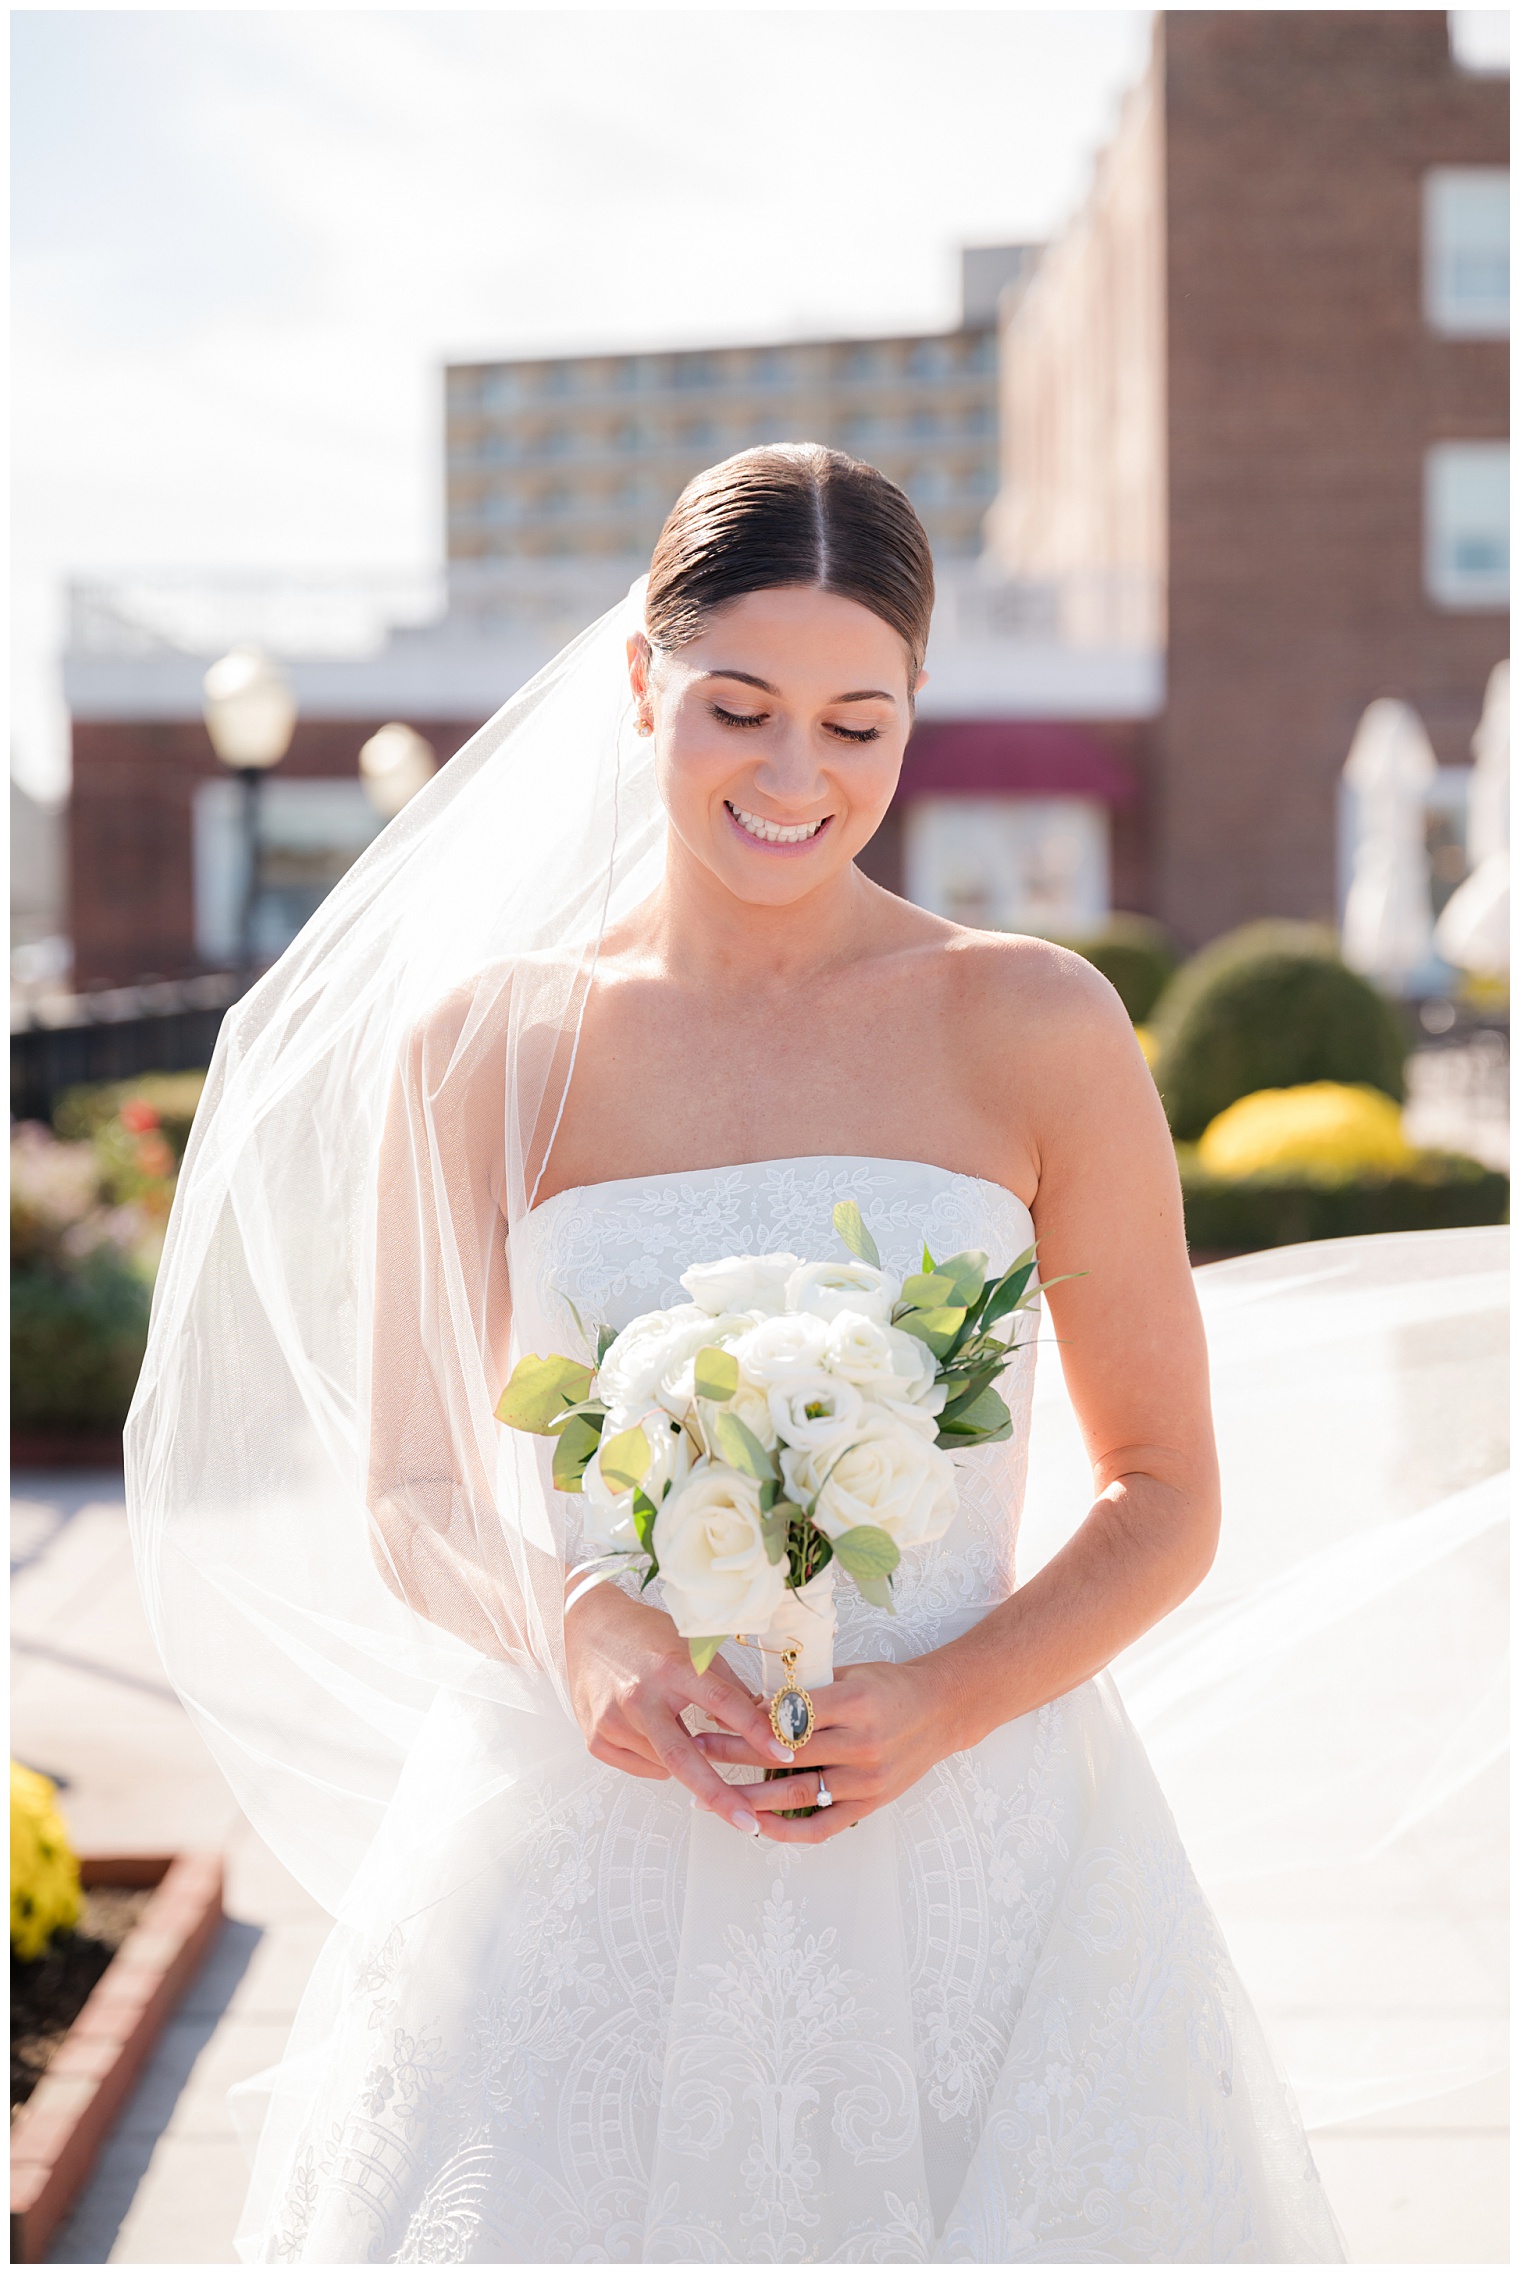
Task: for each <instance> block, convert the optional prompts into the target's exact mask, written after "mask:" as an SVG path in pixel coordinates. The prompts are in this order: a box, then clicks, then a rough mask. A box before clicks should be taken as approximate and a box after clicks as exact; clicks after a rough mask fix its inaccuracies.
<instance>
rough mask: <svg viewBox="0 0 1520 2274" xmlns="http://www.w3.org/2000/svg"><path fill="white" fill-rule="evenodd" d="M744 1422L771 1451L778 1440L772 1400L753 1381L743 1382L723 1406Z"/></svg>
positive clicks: (752, 1433) (754, 1435)
mask: <svg viewBox="0 0 1520 2274" xmlns="http://www.w3.org/2000/svg"><path fill="white" fill-rule="evenodd" d="M723 1411H724V1412H725V1413H731V1414H733V1415H735V1416H736V1418H737V1419H738V1420H740V1421H742V1422H743V1424H744V1426H745V1428H746V1429H747V1430H748V1431H749V1433H750V1435H751V1436H752V1437H758V1438H759V1440H760V1442H761V1444H762V1445H763V1446H764V1447H765V1449H766V1451H767V1452H769V1451H770V1450H771V1448H772V1447H773V1446H774V1444H775V1442H776V1424H775V1422H774V1421H772V1419H771V1401H770V1399H769V1398H768V1397H767V1396H766V1393H765V1392H764V1390H762V1389H759V1388H757V1386H756V1385H755V1384H754V1383H753V1382H741V1383H740V1384H739V1387H738V1388H737V1389H736V1390H735V1392H734V1394H733V1396H732V1397H731V1398H730V1399H729V1401H728V1403H727V1405H726V1406H725V1407H724V1408H723Z"/></svg>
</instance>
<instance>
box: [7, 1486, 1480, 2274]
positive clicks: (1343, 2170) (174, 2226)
mask: <svg viewBox="0 0 1520 2274" xmlns="http://www.w3.org/2000/svg"><path fill="white" fill-rule="evenodd" d="M13 1494H14V1497H13V1501H12V1527H13V1551H12V1569H13V1574H14V1592H13V1614H14V1621H15V1637H16V1639H15V1652H16V1657H15V1707H14V1724H13V1738H12V1743H13V1747H14V1750H15V1751H16V1753H17V1755H18V1756H19V1757H20V1758H21V1759H22V1760H25V1761H27V1762H29V1763H31V1764H32V1765H33V1766H34V1767H37V1768H40V1769H45V1770H46V1771H47V1772H48V1773H49V1774H50V1775H53V1776H57V1777H58V1778H59V1780H60V1782H61V1783H62V1784H63V1785H64V1790H63V1794H62V1800H63V1807H64V1810H65V1813H66V1815H67V1818H68V1821H69V1824H70V1826H71V1829H72V1831H73V1834H74V1837H75V1839H76V1841H77V1842H78V1843H79V1844H80V1845H81V1846H83V1847H87V1848H95V1849H112V1848H114V1849H153V1848H170V1847H175V1846H191V1845H193V1846H198V1847H205V1846H220V1847H221V1848H222V1849H223V1851H224V1853H225V1854H226V1856H227V1859H228V1902H227V1909H228V1913H229V1917H228V1923H227V1925H226V1927H225V1928H224V1929H223V1932H222V1936H221V1939H220V1941H219V1942H218V1944H217V1946H216V1948H215V1950H214V1951H213V1952H212V1954H211V1957H210V1958H209V1959H208V1961H207V1963H206V1966H205V1968H204V1969H203V1971H202V1973H201V1976H200V1978H199V1980H198V1981H197V1982H196V1984H195V1986H194V1988H193V1990H192V1991H191V1993H190V1996H189V1997H188V1999H187V2000H186V2002H185V2004H184V2005H183V2006H182V2007H181V2009H180V2012H179V2015H178V2017H177V2018H176V2020H175V2021H174V2023H173V2024H172V2025H171V2027H170V2028H169V2030H168V2031H167V2033H166V2035H165V2036H164V2038H163V2039H162V2041H161V2042H160V2045H159V2049H158V2051H157V2053H156V2055H155V2056H154V2059H153V2060H152V2062H151V2063H150V2065H149V2067H148V2069H147V2071H146V2073H145V2075H144V2077H143V2079H142V2081H141V2083H140V2084H139V2086H138V2089H137V2092H136V2093H135V2095H134V2096H133V2099H132V2100H131V2102H130V2103H129V2105H128V2107H127V2109H126V2111H125V2113H124V2115H123V2117H122V2119H121V2122H120V2123H119V2124H118V2126H117V2128H116V2131H115V2133H114V2135H113V2137H112V2139H111V2141H110V2143H109V2145H108V2147H107V2149H106V2152H105V2155H104V2157H103V2158H102V2161H101V2163H100V2165H99V2167H98V2168H97V2170H96V2173H95V2177H94V2179H93V2180H92V2182H91V2184H90V2186H89V2187H88V2189H87V2190H86V2192H85V2194H84V2197H83V2199H82V2200H81V2202H80V2204H79V2206H78V2208H77V2209H76V2211H75V2213H74V2216H73V2218H72V2219H71V2220H70V2222H69V2224H68V2225H67V2227H66V2228H65V2229H64V2230H63V2232H62V2233H61V2235H60V2236H59V2238H58V2240H57V2242H56V2244H55V2246H54V2249H53V2251H52V2254H51V2255H52V2258H53V2260H54V2261H55V2262H56V2263H62V2264H67V2265H101V2264H105V2263H110V2264H112V2265H170V2266H185V2265H227V2264H232V2263H234V2262H235V2253H234V2251H233V2248H232V2231H233V2226H234V2223H235V2221H236V2217H237V2212H238V2209H239V2206H240V2204H241V2200H242V2195H243V2187H244V2176H245V2167H244V2163H243V2158H242V2154H241V2151H240V2150H239V2148H238V2146H237V2143H236V2139H235V2136H234V2134H233V2130H232V2125H231V2122H230V2119H229V2117H228V2114H227V2109H226V2102H225V2094H226V2092H227V2088H228V2087H229V2086H230V2085H232V2084H234V2083H236V2082H237V2081H239V2080H240V2079H241V2078H243V2077H246V2076H248V2075H250V2074H252V2073H253V2072H254V2071H255V2070H257V2069H261V2068H265V2067H267V2066H268V2065H269V2063H270V2062H271V2061H273V2060H275V2059H276V2058H277V2057H278V2055H279V2052H280V2050H281V2048H282V2046H283V2043H284V2040H285V2036H286V2033H287V2032H288V2030H289V2027H290V2022H291V2019H292V2017H293V2015H294V2012H295V2008H296V2004H297V2001H298V1999H299V1997H300V1993H301V1989H302V1987H303V1985H304V1982H305V1978H306V1974H307V1972H308V1970H309V1968H310V1966H311V1963H312V1960H313V1958H314V1956H315V1954H316V1951H317V1949H318V1947H319V1946H320V1943H321V1941H322V1938H323V1935H324V1933H325V1921H324V1917H323V1914H322V1913H321V1912H320V1911H318V1910H317V1908H316V1906H315V1905H314V1904H312V1902H311V1901H310V1900H309V1898H308V1897H307V1896H306V1895H304V1894H303V1893H302V1891H301V1889H300V1888H299V1887H297V1886H296V1885H295V1883H294V1881H292V1880H291V1878H290V1877H289V1875H288V1874H287V1873H286V1872H285V1871H283V1870H282V1869H281V1867H280V1866H279V1865H278V1864H277V1863H276V1862H275V1860H274V1858H273V1857H272V1856H271V1855H270V1854H269V1851H268V1850H267V1849H266V1848H265V1847H264V1846H263V1844H262V1842H261V1841H259V1840H258V1839H257V1838H256V1837H255V1836H254V1834H253V1832H252V1831H251V1830H250V1829H249V1827H248V1825H247V1824H246V1822H245V1821H244V1820H243V1818H242V1817H241V1815H240V1814H239V1811H238V1809H237V1805H236V1803H235V1802H234V1800H233V1799H232V1796H231V1794H230V1793H229V1791H228V1789H227V1787H226V1785H225V1783H224V1782H223V1780H222V1777H221V1775H220V1773H219V1771H218V1770H217V1769H216V1767H215V1766H214V1764H213V1762H212V1761H211V1758H210V1756H209V1755H208V1753H207V1751H206V1749H205V1747H204V1745H203V1744H202V1743H201V1740H200V1738H199V1737H198V1736H197V1735H196V1733H195V1732H194V1730H193V1729H192V1728H191V1726H190V1724H189V1721H188V1720H187V1718H186V1716H185V1714H184V1713H183V1711H182V1710H181V1708H180V1706H179V1704H178V1703H177V1701H176V1700H175V1698H174V1696H173V1693H172V1692H171V1691H170V1690H169V1688H168V1686H167V1684H166V1683H165V1681H164V1678H163V1674H162V1671H161V1669H160V1667H159V1666H158V1663H157V1660H156V1657H155V1655H154V1651H153V1645H152V1643H151V1641H150V1640H149V1637H148V1633H147V1628H146V1624H145V1621H144V1618H143V1613H142V1609H141V1605H140V1603H139V1601H138V1596H137V1590H136V1586H135V1583H134V1580H133V1576H132V1569H131V1561H130V1557H129V1554H128V1549H127V1535H126V1511H125V1509H124V1507H123V1506H122V1499H121V1479H120V1477H119V1476H117V1477H112V1476H108V1475H102V1476H83V1475H80V1476H67V1477H64V1476H57V1477H43V1476H40V1475H32V1476H27V1477H17V1478H16V1479H14V1480H13ZM1247 1939H1249V1938H1247ZM1237 1955H1238V1957H1239V1958H1240V1959H1241V1962H1242V1966H1243V1970H1244V1971H1245V1973H1246V1975H1247V1979H1248V1980H1249V1978H1250V1952H1249V1949H1248V1948H1247V1947H1245V1946H1244V1945H1241V1946H1239V1947H1238V1949H1237ZM1309 1987H1310V1997H1311V1999H1312V1994H1313V1992H1312V1984H1311V1985H1310V1986H1309ZM1322 1989H1323V1993H1324V1995H1325V1996H1326V1997H1331V1996H1333V1994H1334V1989H1333V1985H1329V1984H1324V1985H1322ZM1505 2125H1506V2110H1505V2103H1504V2098H1503V2094H1502V2089H1501V2088H1500V2087H1498V2086H1497V2085H1485V2086H1481V2087H1475V2088H1473V2089H1472V2090H1471V2091H1468V2092H1465V2093H1459V2094H1451V2095H1448V2096H1447V2098H1446V2099H1445V2100H1443V2101H1439V2102H1433V2103H1429V2104H1427V2105H1425V2106H1424V2107H1420V2108H1411V2109H1403V2110H1399V2111H1396V2112H1395V2113H1394V2114H1393V2115H1388V2116H1381V2117H1377V2118H1374V2119H1372V2120H1370V2121H1369V2122H1367V2123H1365V2124H1354V2125H1343V2126H1335V2127H1331V2128H1329V2129H1327V2130H1324V2131H1320V2132H1318V2133H1316V2134H1315V2135H1314V2152H1315V2155H1316V2158H1317V2159H1318V2162H1319V2167H1320V2170H1321V2172H1322V2173H1323V2174H1324V2178H1325V2183H1326V2185H1327V2187H1328V2189H1329V2191H1330V2196H1331V2200H1332V2201H1333V2203H1334V2204H1335V2207H1336V2210H1337V2212H1338V2214H1339V2216H1340V2219H1341V2222H1342V2225H1343V2227H1344V2228H1345V2231H1346V2234H1347V2237H1348V2240H1349V2243H1350V2247H1351V2254H1352V2257H1353V2258H1354V2259H1355V2260H1358V2261H1360V2262H1362V2263H1371V2264H1389V2263H1400V2264H1405V2265H1476V2264H1503V2263H1506V2262H1507V2259H1508V2255H1509V2254H1508V2241H1507V2229H1506V2219H1507V2212H1506V2207H1505V2186H1506V2176H1507V2167H1508V2139H1507V2133H1506V2130H1505Z"/></svg>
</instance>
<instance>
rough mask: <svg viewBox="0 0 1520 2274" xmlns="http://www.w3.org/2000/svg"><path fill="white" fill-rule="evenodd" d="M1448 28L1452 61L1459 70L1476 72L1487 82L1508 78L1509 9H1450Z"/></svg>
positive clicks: (1447, 19)
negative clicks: (1491, 79)
mask: <svg viewBox="0 0 1520 2274" xmlns="http://www.w3.org/2000/svg"><path fill="white" fill-rule="evenodd" d="M1446 26H1447V31H1448V34H1449V36H1450V39H1451V59H1452V62H1453V63H1454V64H1455V65H1456V67H1457V69H1458V70H1459V71H1472V72H1476V73H1477V74H1478V75H1479V76H1480V77H1482V78H1485V79H1487V78H1496V79H1503V78H1506V77H1508V74H1509V10H1508V9H1507V8H1448V9H1447V11H1446Z"/></svg>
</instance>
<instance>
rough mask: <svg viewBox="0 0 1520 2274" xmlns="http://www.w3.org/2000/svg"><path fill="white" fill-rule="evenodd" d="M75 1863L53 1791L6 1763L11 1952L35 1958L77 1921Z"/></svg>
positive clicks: (47, 1784) (31, 1773) (45, 1780)
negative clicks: (7, 1777) (9, 1789)
mask: <svg viewBox="0 0 1520 2274" xmlns="http://www.w3.org/2000/svg"><path fill="white" fill-rule="evenodd" d="M79 1909H80V1904H79V1860H78V1858H77V1857H76V1855H75V1854H74V1851H73V1849H72V1848H71V1847H70V1846H69V1835H68V1833H67V1832H66V1831H65V1829H64V1823H63V1818H62V1817H61V1816H60V1815H59V1813H58V1806H57V1789H56V1787H55V1786H54V1785H53V1783H52V1782H51V1780H50V1779H49V1778H47V1777H44V1776H39V1775H38V1774H37V1772H36V1770H35V1769H24V1768H23V1767H22V1766H21V1763H20V1762H19V1761H12V1763H11V1949H12V1950H13V1951H14V1953H15V1955H16V1956H17V1957H18V1958H40V1957H41V1956H42V1954H43V1952H44V1951H45V1950H46V1948H47V1946H48V1944H49V1943H50V1942H51V1941H52V1939H53V1937H54V1935H55V1934H60V1933H61V1932H62V1931H63V1930H64V1928H66V1927H71V1926H73V1925H74V1924H75V1923H76V1921H77V1920H78V1917H79Z"/></svg>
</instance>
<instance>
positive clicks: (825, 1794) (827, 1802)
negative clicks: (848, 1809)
mask: <svg viewBox="0 0 1520 2274" xmlns="http://www.w3.org/2000/svg"><path fill="white" fill-rule="evenodd" d="M833 1805H834V1795H833V1794H832V1793H831V1792H830V1790H829V1788H828V1786H827V1785H826V1784H825V1783H824V1781H823V1771H822V1769H820V1770H819V1772H818V1806H819V1807H820V1808H832V1807H833Z"/></svg>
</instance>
